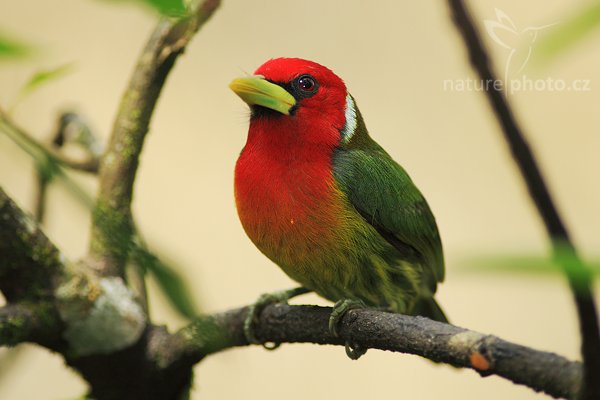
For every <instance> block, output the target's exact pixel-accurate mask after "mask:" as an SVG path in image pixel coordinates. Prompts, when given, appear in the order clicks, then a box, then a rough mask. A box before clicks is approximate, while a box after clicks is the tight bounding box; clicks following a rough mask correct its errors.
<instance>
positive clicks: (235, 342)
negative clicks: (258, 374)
mask: <svg viewBox="0 0 600 400" xmlns="http://www.w3.org/2000/svg"><path fill="white" fill-rule="evenodd" d="M247 312H248V307H244V308H239V309H235V310H230V311H226V312H224V313H220V314H215V315H211V316H206V317H202V318H200V319H198V320H196V321H194V322H193V323H191V324H190V325H189V326H187V327H185V328H183V329H182V330H180V331H179V332H177V334H176V335H175V336H173V337H172V341H170V342H164V343H165V346H164V347H163V348H162V349H161V348H158V349H155V350H156V351H157V353H160V354H162V356H160V357H158V358H160V359H162V360H163V361H165V360H166V361H165V362H168V360H181V359H182V358H183V359H186V360H188V362H190V363H194V362H198V361H199V360H201V359H202V358H203V357H205V356H207V355H210V354H213V353H216V352H219V351H222V350H224V349H227V348H230V347H235V346H246V345H248V342H247V340H246V338H245V336H244V333H243V332H244V330H243V324H244V319H245V318H246V315H247ZM330 314H331V308H330V307H318V306H290V305H287V304H275V305H270V306H267V307H265V309H264V311H263V312H262V313H261V315H260V317H259V321H258V323H257V324H256V326H255V331H256V334H257V336H258V337H259V338H261V339H263V340H265V341H267V342H275V343H316V344H333V345H344V343H345V341H349V342H350V343H353V344H357V345H360V346H361V347H363V348H373V349H380V350H388V351H394V352H400V353H409V354H415V355H419V356H422V357H425V358H428V359H430V360H433V361H436V362H443V363H447V364H450V365H453V366H455V367H461V368H471V369H474V370H476V371H477V372H478V373H479V374H480V375H482V376H488V375H497V376H501V377H503V378H505V379H508V380H510V381H512V382H514V383H517V384H521V385H525V386H528V387H530V388H531V389H533V390H535V391H541V392H544V393H546V394H549V395H551V396H554V397H556V398H567V399H575V398H576V397H577V394H578V393H579V389H580V380H581V374H582V372H581V364H580V363H579V362H573V361H570V360H568V359H566V358H564V357H562V356H559V355H556V354H553V353H548V352H543V351H538V350H534V349H531V348H528V347H525V346H521V345H518V344H514V343H510V342H507V341H505V340H502V339H500V338H498V337H495V336H492V335H484V334H481V333H478V332H475V331H470V330H467V329H464V328H459V327H456V326H453V325H449V324H444V323H441V322H436V321H432V320H429V319H427V318H423V317H412V316H407V315H402V314H392V313H386V312H382V311H376V310H368V309H362V310H351V311H349V312H348V313H346V315H345V316H344V317H343V318H342V320H341V321H340V330H339V332H340V337H339V338H336V337H334V336H332V335H331V333H330V332H329V328H328V322H329V316H330ZM167 343H168V345H167ZM165 350H166V351H165ZM167 352H169V356H168V357H167V356H164V354H165V353H167Z"/></svg>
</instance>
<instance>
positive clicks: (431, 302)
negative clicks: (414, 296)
mask: <svg viewBox="0 0 600 400" xmlns="http://www.w3.org/2000/svg"><path fill="white" fill-rule="evenodd" d="M413 314H415V315H422V316H423V317H427V318H430V319H433V320H435V321H439V322H446V323H448V318H447V317H446V314H444V311H442V308H441V307H440V305H439V304H438V303H437V302H436V301H435V299H434V298H433V297H422V298H420V299H419V300H418V301H417V304H416V305H415V308H414V310H413Z"/></svg>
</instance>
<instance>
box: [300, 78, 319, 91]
mask: <svg viewBox="0 0 600 400" xmlns="http://www.w3.org/2000/svg"><path fill="white" fill-rule="evenodd" d="M315 86H316V84H315V80H314V79H313V78H311V77H310V76H305V77H303V78H300V79H299V80H298V87H299V88H300V89H302V90H304V91H305V92H312V91H313V89H314V88H315Z"/></svg>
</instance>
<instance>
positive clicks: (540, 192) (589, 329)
mask: <svg viewBox="0 0 600 400" xmlns="http://www.w3.org/2000/svg"><path fill="white" fill-rule="evenodd" d="M449 4H450V9H451V10H452V17H453V19H454V22H455V24H456V27H457V28H458V30H459V31H460V33H461V35H462V38H463V40H464V42H465V44H466V46H467V49H468V51H469V59H470V61H471V64H472V66H473V68H474V69H475V70H476V71H477V73H478V75H479V78H480V79H481V80H482V81H484V82H496V81H497V78H496V76H495V74H494V73H493V71H492V67H491V63H490V59H489V57H488V55H487V52H486V49H485V47H484V45H483V43H482V41H481V39H480V37H479V35H478V33H477V30H476V28H475V25H474V23H473V20H472V18H471V16H470V15H469V13H468V12H467V10H466V8H465V6H464V4H463V1H462V0H449ZM506 83H507V82H505V84H506ZM485 87H486V88H487V90H486V91H485V93H486V97H487V99H488V101H489V103H490V105H491V106H492V109H493V111H494V113H495V115H496V119H497V120H498V122H499V124H500V125H501V127H502V133H503V134H504V138H505V139H506V141H507V143H508V144H509V146H510V151H511V154H512V156H513V158H514V160H515V162H516V164H517V166H518V168H519V171H520V172H521V175H522V176H523V179H524V180H525V184H526V186H527V190H528V191H529V195H530V196H531V199H532V200H533V202H534V203H535V205H536V207H537V210H538V212H539V214H540V216H541V218H542V221H543V223H544V226H545V228H546V231H547V233H548V236H549V237H550V239H551V240H552V241H553V242H552V245H553V250H554V252H555V254H556V255H557V256H560V255H561V254H562V255H564V251H565V249H566V252H567V255H568V257H567V258H568V259H569V260H570V261H564V257H557V259H558V260H559V261H561V258H562V259H563V261H562V264H563V265H561V266H562V267H563V269H564V271H565V274H566V275H567V278H568V280H569V285H570V287H571V291H572V293H573V297H574V299H575V305H576V307H577V314H578V317H579V326H580V331H581V336H582V355H583V362H584V365H585V372H584V392H583V394H582V397H581V398H582V399H598V398H600V379H598V376H600V331H599V327H598V317H597V311H596V304H595V301H594V297H593V294H592V290H591V275H590V273H589V271H588V270H587V269H586V267H585V265H584V264H583V263H582V262H581V261H580V260H579V258H578V256H577V252H576V250H575V247H574V245H573V243H572V241H571V239H570V236H569V233H568V231H567V228H566V226H565V224H564V223H563V221H562V219H561V217H560V215H559V213H558V209H557V208H556V206H555V204H554V201H553V200H552V197H551V195H550V191H549V190H548V186H547V185H546V182H545V181H544V178H543V176H542V173H541V170H540V168H539V167H538V165H537V162H536V161H535V158H534V156H533V153H532V151H531V149H530V147H529V145H528V143H527V141H526V140H525V136H524V134H523V131H522V130H521V128H520V127H519V125H518V124H517V121H516V119H515V117H514V114H513V112H512V110H511V108H510V107H509V105H508V102H507V100H506V97H505V96H504V93H503V92H502V90H501V87H500V88H497V87H496V85H485Z"/></svg>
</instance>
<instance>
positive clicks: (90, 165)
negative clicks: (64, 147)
mask: <svg viewBox="0 0 600 400" xmlns="http://www.w3.org/2000/svg"><path fill="white" fill-rule="evenodd" d="M0 129H1V130H3V131H4V132H5V133H7V134H8V135H9V137H10V138H11V139H12V140H14V141H15V142H17V144H18V145H20V146H22V147H23V146H27V148H26V149H25V150H26V151H38V152H40V153H41V154H43V155H45V156H47V157H49V158H50V159H51V160H52V161H54V162H56V163H57V164H59V165H62V166H64V167H67V168H70V169H73V170H76V171H82V172H89V173H96V172H97V171H98V159H97V158H94V157H91V158H89V159H87V160H74V159H71V158H69V157H67V156H65V155H63V154H61V153H60V152H58V151H56V149H53V148H51V147H48V146H45V145H44V144H42V143H40V142H39V141H37V140H36V139H35V138H34V137H33V136H31V135H30V134H29V133H28V132H27V131H26V130H24V129H22V128H21V127H19V126H18V125H17V124H16V123H15V122H14V121H13V120H12V119H11V118H10V117H9V116H8V114H6V112H4V111H3V110H2V109H0Z"/></svg>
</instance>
